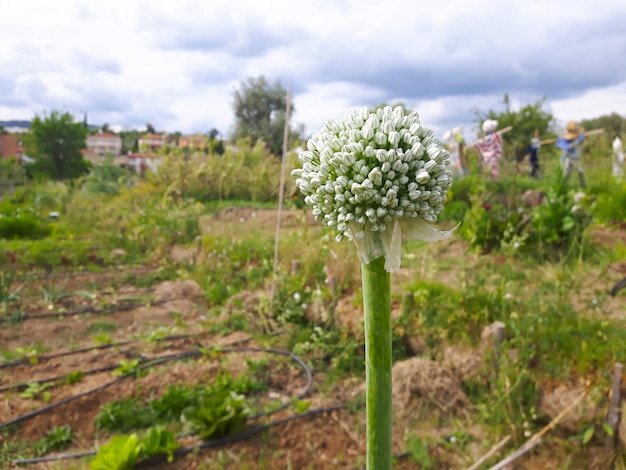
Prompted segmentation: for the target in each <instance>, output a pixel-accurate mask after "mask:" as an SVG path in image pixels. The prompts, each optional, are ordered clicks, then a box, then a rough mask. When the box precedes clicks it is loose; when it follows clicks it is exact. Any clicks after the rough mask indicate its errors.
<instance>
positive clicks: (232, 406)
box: [182, 390, 249, 440]
mask: <svg viewBox="0 0 626 470" xmlns="http://www.w3.org/2000/svg"><path fill="white" fill-rule="evenodd" d="M248 414H249V412H248V408H247V406H246V404H245V397H244V396H243V395H238V394H236V393H235V392H233V391H227V390H222V391H221V392H220V393H213V394H211V395H206V396H204V397H203V398H202V399H201V400H200V402H199V403H198V404H197V405H196V406H191V407H189V408H187V409H186V410H185V411H183V414H182V419H183V422H185V423H188V424H189V425H190V427H191V429H193V431H194V432H196V433H197V434H198V435H199V436H200V438H202V439H204V440H209V439H219V438H222V437H226V436H228V435H230V434H234V433H236V432H238V431H241V430H242V429H244V427H245V424H246V420H247V416H248Z"/></svg>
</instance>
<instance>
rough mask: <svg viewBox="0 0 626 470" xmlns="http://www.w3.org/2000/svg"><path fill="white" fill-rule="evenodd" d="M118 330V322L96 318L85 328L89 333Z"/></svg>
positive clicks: (104, 332)
mask: <svg viewBox="0 0 626 470" xmlns="http://www.w3.org/2000/svg"><path fill="white" fill-rule="evenodd" d="M115 330H117V324H116V323H114V322H110V321H103V320H96V321H95V322H93V323H92V324H91V325H89V326H88V327H87V329H86V330H85V332H86V333H88V334H106V333H112V332H114V331H115Z"/></svg>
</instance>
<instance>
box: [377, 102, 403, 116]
mask: <svg viewBox="0 0 626 470" xmlns="http://www.w3.org/2000/svg"><path fill="white" fill-rule="evenodd" d="M385 106H391V107H392V108H395V107H397V106H400V107H401V108H402V109H404V113H405V114H409V113H411V109H409V108H407V107H406V105H405V104H404V103H402V102H400V101H398V102H397V103H387V102H385V101H383V102H382V103H380V104H377V105H376V106H372V107H370V113H375V112H376V110H377V109H379V108H384V107H385Z"/></svg>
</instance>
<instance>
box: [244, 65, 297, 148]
mask: <svg viewBox="0 0 626 470" xmlns="http://www.w3.org/2000/svg"><path fill="white" fill-rule="evenodd" d="M233 97H234V102H233V108H234V111H235V129H234V131H233V135H232V139H233V140H235V141H236V140H238V139H242V138H245V137H249V138H250V139H251V143H252V146H254V145H255V144H256V142H257V141H258V140H262V141H264V142H265V143H266V144H267V145H268V147H269V150H270V151H271V152H272V153H273V154H274V155H280V154H281V153H282V150H283V134H284V129H285V108H286V106H287V91H286V90H285V88H283V86H282V85H281V83H280V81H279V80H276V81H274V82H270V81H268V80H267V79H266V78H265V77H264V76H260V77H258V78H252V77H250V78H248V79H247V80H245V81H243V82H242V83H241V86H240V88H239V89H238V90H235V91H234V93H233ZM293 109H294V107H293V104H292V105H291V110H292V112H293ZM291 133H293V131H292V132H291ZM291 133H290V134H291ZM294 137H295V136H294Z"/></svg>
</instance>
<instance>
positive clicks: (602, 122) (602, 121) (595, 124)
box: [579, 113, 626, 141]
mask: <svg viewBox="0 0 626 470" xmlns="http://www.w3.org/2000/svg"><path fill="white" fill-rule="evenodd" d="M579 124H580V125H581V126H582V127H583V128H584V129H586V130H588V131H590V130H592V129H604V135H605V136H606V138H607V139H608V140H609V141H612V140H613V139H614V138H615V135H617V134H622V132H626V118H625V117H624V116H621V115H620V114H617V113H611V114H605V115H603V116H599V117H597V118H593V119H583V120H582V121H580V123H579Z"/></svg>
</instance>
